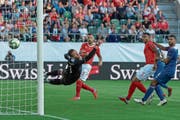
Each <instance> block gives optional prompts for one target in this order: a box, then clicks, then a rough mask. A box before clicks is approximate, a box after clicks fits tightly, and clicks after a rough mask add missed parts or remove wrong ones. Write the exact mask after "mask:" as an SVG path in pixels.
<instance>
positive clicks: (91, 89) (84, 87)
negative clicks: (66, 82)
mask: <svg viewBox="0 0 180 120" xmlns="http://www.w3.org/2000/svg"><path fill="white" fill-rule="evenodd" d="M82 88H83V89H85V90H88V91H90V92H94V89H93V88H91V87H90V86H88V85H86V84H85V83H83V84H82Z"/></svg>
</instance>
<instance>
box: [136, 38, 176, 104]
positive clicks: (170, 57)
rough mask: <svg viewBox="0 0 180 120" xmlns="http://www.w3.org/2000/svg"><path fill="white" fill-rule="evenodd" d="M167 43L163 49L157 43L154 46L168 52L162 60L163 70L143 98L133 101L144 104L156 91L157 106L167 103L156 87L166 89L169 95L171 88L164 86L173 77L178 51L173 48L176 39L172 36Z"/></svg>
mask: <svg viewBox="0 0 180 120" xmlns="http://www.w3.org/2000/svg"><path fill="white" fill-rule="evenodd" d="M168 43H169V46H168V47H164V46H162V45H160V44H158V43H155V44H156V46H157V47H158V48H160V49H161V50H165V51H168V52H167V57H166V58H164V59H163V60H162V61H163V62H164V63H165V66H164V67H163V70H162V71H161V72H160V73H159V74H157V75H156V76H155V78H154V80H152V82H151V85H150V87H149V88H148V90H147V91H146V93H145V95H144V97H143V98H142V99H135V102H138V103H141V104H146V101H147V99H148V98H149V96H150V95H151V94H152V92H153V91H154V90H156V93H157V95H158V97H159V98H160V102H159V103H158V104H157V105H158V106H162V105H164V104H166V103H167V100H166V99H165V97H164V95H163V92H162V90H161V89H159V88H160V87H158V86H159V85H160V86H162V87H164V88H166V89H167V90H168V96H170V95H171V92H172V88H170V87H168V86H167V85H166V84H167V82H169V81H170V80H171V78H173V77H174V74H175V70H176V63H177V58H178V49H177V48H176V47H175V45H176V37H175V36H174V35H170V36H169V37H168Z"/></svg>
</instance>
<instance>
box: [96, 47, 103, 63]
mask: <svg viewBox="0 0 180 120" xmlns="http://www.w3.org/2000/svg"><path fill="white" fill-rule="evenodd" d="M96 55H97V56H98V60H99V62H98V65H99V66H102V63H103V62H102V56H101V53H100V49H99V47H98V49H97V50H96Z"/></svg>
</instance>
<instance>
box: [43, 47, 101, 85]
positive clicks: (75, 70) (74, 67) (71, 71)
mask: <svg viewBox="0 0 180 120" xmlns="http://www.w3.org/2000/svg"><path fill="white" fill-rule="evenodd" d="M97 46H98V45H97ZM97 46H95V47H94V48H93V50H92V51H91V52H90V53H89V54H88V55H87V56H86V57H84V58H81V56H80V55H79V53H78V52H77V51H76V50H74V49H70V50H69V51H68V53H66V54H65V55H64V57H65V59H66V60H67V61H68V62H67V66H66V69H65V70H64V71H63V72H62V71H61V70H54V71H52V72H48V73H46V74H45V80H46V82H48V83H50V84H54V85H61V84H62V85H71V84H73V83H74V82H75V81H77V80H78V79H79V77H80V73H81V67H82V64H83V63H85V62H87V61H88V60H90V59H91V58H92V57H93V56H94V55H95V53H96V47H97ZM48 76H52V77H53V76H54V77H55V76H57V78H56V79H51V80H48V79H47V78H48ZM59 76H62V77H59Z"/></svg>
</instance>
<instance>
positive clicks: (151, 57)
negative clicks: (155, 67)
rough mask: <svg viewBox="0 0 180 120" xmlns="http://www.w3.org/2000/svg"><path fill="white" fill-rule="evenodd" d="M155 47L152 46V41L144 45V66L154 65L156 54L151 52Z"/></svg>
mask: <svg viewBox="0 0 180 120" xmlns="http://www.w3.org/2000/svg"><path fill="white" fill-rule="evenodd" d="M155 47H156V46H155V45H154V43H153V42H152V41H148V42H147V43H146V44H145V48H144V55H145V59H146V64H154V62H155V57H156V54H155V52H154V51H153V48H155Z"/></svg>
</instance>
